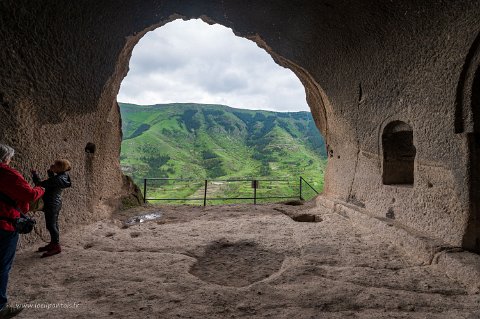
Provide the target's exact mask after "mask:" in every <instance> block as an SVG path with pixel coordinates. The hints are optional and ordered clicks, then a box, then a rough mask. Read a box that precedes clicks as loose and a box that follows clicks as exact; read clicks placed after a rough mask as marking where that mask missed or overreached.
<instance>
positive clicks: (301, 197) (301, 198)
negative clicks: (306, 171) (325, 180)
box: [300, 176, 303, 200]
mask: <svg viewBox="0 0 480 319" xmlns="http://www.w3.org/2000/svg"><path fill="white" fill-rule="evenodd" d="M302 179H303V178H302V176H300V200H303V196H302Z"/></svg>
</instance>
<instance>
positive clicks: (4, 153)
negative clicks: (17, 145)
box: [0, 144, 15, 163]
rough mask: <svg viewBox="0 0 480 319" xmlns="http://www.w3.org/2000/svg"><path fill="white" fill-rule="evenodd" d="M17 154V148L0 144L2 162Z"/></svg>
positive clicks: (0, 159) (0, 160)
mask: <svg viewBox="0 0 480 319" xmlns="http://www.w3.org/2000/svg"><path fill="white" fill-rule="evenodd" d="M13 155H15V150H14V149H13V148H11V147H10V146H8V145H5V144H0V162H2V163H6V162H7V161H9V160H11V159H12V157H13Z"/></svg>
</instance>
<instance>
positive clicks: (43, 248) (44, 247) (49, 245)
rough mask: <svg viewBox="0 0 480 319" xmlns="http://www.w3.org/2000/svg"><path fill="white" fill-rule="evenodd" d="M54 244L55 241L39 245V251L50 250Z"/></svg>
mask: <svg viewBox="0 0 480 319" xmlns="http://www.w3.org/2000/svg"><path fill="white" fill-rule="evenodd" d="M52 245H53V243H49V244H48V245H46V246H42V247H39V248H38V250H37V251H38V252H42V251H49V250H50V249H51V248H52Z"/></svg>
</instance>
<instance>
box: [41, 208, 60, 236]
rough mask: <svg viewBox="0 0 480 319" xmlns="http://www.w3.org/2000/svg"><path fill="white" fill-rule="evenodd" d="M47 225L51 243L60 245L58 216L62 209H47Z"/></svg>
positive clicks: (45, 211) (45, 210)
mask: <svg viewBox="0 0 480 319" xmlns="http://www.w3.org/2000/svg"><path fill="white" fill-rule="evenodd" d="M44 213H45V224H46V225H47V230H48V232H49V233H50V242H51V243H53V244H58V243H60V232H59V230H58V214H59V213H60V209H59V208H58V209H50V208H45V209H44Z"/></svg>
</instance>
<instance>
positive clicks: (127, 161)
mask: <svg viewBox="0 0 480 319" xmlns="http://www.w3.org/2000/svg"><path fill="white" fill-rule="evenodd" d="M119 104H120V110H121V114H122V121H123V122H122V130H123V141H122V150H121V156H120V160H121V165H122V169H123V170H124V172H125V173H126V174H127V175H131V176H132V177H133V179H134V180H135V182H137V183H138V184H139V185H140V184H141V183H143V178H144V177H169V178H182V179H195V180H204V179H209V180H212V179H274V178H278V179H288V180H291V181H292V182H291V185H290V184H289V185H283V186H282V187H283V188H287V187H289V188H291V186H292V185H296V184H298V182H296V183H295V181H298V179H299V176H303V177H304V178H305V179H306V180H307V181H309V182H311V184H312V186H314V187H315V188H317V190H319V191H321V190H322V188H323V172H324V168H325V163H326V155H325V145H324V141H323V138H322V136H321V135H320V134H319V132H318V130H317V128H316V126H315V123H314V121H313V119H312V116H311V114H310V113H308V112H291V113H278V112H268V111H252V110H243V109H235V108H231V107H228V106H223V105H203V104H190V103H182V104H180V103H175V104H158V105H148V106H142V105H134V104H125V103H119ZM165 184H167V182H165V181H158V182H156V186H158V188H157V189H156V190H155V191H154V193H156V194H155V196H162V198H165V197H169V196H174V197H181V198H186V197H192V196H193V197H195V196H196V193H197V192H199V189H200V188H202V187H203V184H202V183H201V182H199V183H194V182H185V183H184V185H180V184H181V183H178V182H177V183H175V184H172V185H174V186H172V185H169V187H167V185H165ZM217 184H218V183H217ZM217 184H215V185H217ZM264 184H265V183H264ZM162 185H163V186H162ZM218 185H221V184H218ZM218 185H217V186H213V185H212V187H211V188H210V189H211V192H215V193H216V195H222V196H227V195H228V196H231V195H232V194H233V196H242V195H241V194H242V193H243V192H250V190H248V188H249V187H250V186H249V185H246V184H245V183H244V184H243V185H241V186H239V185H228V186H218ZM162 187H163V188H162ZM172 187H174V188H175V190H174V193H173V194H172V193H169V192H168V191H171V190H172ZM296 187H297V189H298V185H296ZM161 188H162V189H161ZM215 188H217V189H216V190H215ZM218 188H221V190H219V189H218ZM264 188H265V189H266V188H267V185H265V187H264ZM202 189H203V188H202ZM277 193H278V192H277ZM235 194H236V195H235ZM249 194H250V193H249ZM148 196H149V197H152V196H153V195H152V191H150V190H149V195H148ZM217 197H218V196H217Z"/></svg>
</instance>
